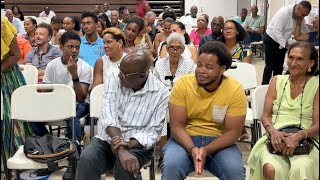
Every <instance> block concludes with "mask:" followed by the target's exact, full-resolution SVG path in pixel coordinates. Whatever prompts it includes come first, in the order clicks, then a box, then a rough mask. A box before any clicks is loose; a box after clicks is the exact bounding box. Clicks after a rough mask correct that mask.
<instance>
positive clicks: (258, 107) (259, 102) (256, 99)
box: [251, 85, 269, 119]
mask: <svg viewBox="0 0 320 180" xmlns="http://www.w3.org/2000/svg"><path fill="white" fill-rule="evenodd" d="M268 87H269V85H261V86H258V87H256V88H255V89H254V90H253V92H252V100H251V108H252V117H253V119H260V117H261V115H262V112H263V107H264V100H265V97H266V94H267V91H268Z"/></svg>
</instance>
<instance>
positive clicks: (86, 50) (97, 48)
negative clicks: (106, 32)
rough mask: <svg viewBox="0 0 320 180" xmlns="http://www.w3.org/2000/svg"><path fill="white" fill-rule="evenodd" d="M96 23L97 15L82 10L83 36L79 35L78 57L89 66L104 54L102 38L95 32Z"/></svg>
mask: <svg viewBox="0 0 320 180" xmlns="http://www.w3.org/2000/svg"><path fill="white" fill-rule="evenodd" d="M97 23H98V17H97V15H95V14H94V13H93V12H84V13H83V14H82V15H81V24H82V29H83V31H84V36H82V37H81V45H80V53H79V57H80V58H81V59H83V60H84V61H86V62H87V63H88V64H89V65H90V66H91V67H93V66H94V64H95V63H96V61H97V60H98V59H99V58H101V57H102V56H103V55H104V54H105V52H104V50H103V40H102V38H101V37H100V36H99V35H98V33H97Z"/></svg>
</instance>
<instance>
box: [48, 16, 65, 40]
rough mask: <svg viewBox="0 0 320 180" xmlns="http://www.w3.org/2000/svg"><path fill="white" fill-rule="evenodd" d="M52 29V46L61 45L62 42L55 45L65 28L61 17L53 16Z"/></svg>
mask: <svg viewBox="0 0 320 180" xmlns="http://www.w3.org/2000/svg"><path fill="white" fill-rule="evenodd" d="M50 22H51V23H50V24H51V27H52V30H53V35H52V38H51V41H50V44H51V45H59V44H60V43H59V42H60V40H59V42H57V43H55V42H56V41H55V40H56V37H57V35H58V33H59V31H60V30H61V29H62V26H63V19H62V18H61V17H60V16H53V17H52V18H51V21H50Z"/></svg>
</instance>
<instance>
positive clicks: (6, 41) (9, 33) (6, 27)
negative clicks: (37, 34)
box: [1, 16, 17, 61]
mask: <svg viewBox="0 0 320 180" xmlns="http://www.w3.org/2000/svg"><path fill="white" fill-rule="evenodd" d="M16 34H17V31H16V28H15V27H14V26H13V25H12V24H11V23H10V22H9V21H8V19H6V18H5V17H2V16H1V61H2V60H4V59H5V58H4V57H5V55H6V54H7V53H8V52H9V45H10V44H11V41H12V39H13V38H14V36H15V35H16Z"/></svg>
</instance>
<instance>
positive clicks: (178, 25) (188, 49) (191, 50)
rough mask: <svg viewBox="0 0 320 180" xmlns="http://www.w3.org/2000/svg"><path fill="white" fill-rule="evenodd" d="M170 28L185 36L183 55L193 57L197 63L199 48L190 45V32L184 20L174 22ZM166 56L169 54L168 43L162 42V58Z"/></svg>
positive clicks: (188, 57)
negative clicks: (187, 30) (183, 22)
mask: <svg viewBox="0 0 320 180" xmlns="http://www.w3.org/2000/svg"><path fill="white" fill-rule="evenodd" d="M170 29H171V32H177V33H180V34H182V35H183V36H184V39H185V45H184V46H185V48H184V50H183V52H182V56H183V57H184V58H186V59H192V60H193V62H194V63H197V61H198V50H197V49H196V48H195V47H194V46H193V45H190V38H189V35H188V33H187V32H186V27H185V26H184V25H183V24H182V22H179V21H176V22H173V23H172V25H171V28H170ZM166 56H168V51H167V43H162V47H161V50H160V58H164V57H166Z"/></svg>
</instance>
